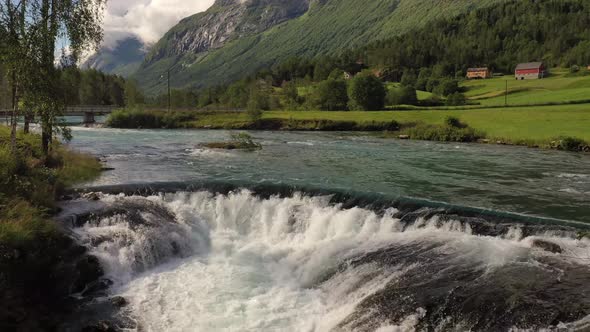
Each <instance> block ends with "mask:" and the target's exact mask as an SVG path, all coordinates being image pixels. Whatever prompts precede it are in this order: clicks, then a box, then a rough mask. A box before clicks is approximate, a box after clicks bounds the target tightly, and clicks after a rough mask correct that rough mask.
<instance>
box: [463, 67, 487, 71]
mask: <svg viewBox="0 0 590 332" xmlns="http://www.w3.org/2000/svg"><path fill="white" fill-rule="evenodd" d="M485 70H488V67H481V68H469V69H467V72H473V71H485Z"/></svg>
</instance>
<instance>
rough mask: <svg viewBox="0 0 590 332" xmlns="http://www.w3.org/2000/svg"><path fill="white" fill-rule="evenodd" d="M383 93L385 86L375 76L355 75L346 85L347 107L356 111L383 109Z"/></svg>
mask: <svg viewBox="0 0 590 332" xmlns="http://www.w3.org/2000/svg"><path fill="white" fill-rule="evenodd" d="M385 94H386V91H385V87H384V86H383V83H381V81H380V80H379V79H378V78H377V77H375V76H373V75H369V74H361V75H357V76H356V77H355V78H354V79H352V80H351V82H350V85H349V86H348V98H349V107H350V109H353V110H358V111H368V110H380V109H383V107H384V106H385Z"/></svg>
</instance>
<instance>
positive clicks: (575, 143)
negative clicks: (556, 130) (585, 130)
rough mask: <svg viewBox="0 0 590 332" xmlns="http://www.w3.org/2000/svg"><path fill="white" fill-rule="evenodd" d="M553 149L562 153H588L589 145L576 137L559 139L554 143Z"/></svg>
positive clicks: (589, 150)
mask: <svg viewBox="0 0 590 332" xmlns="http://www.w3.org/2000/svg"><path fill="white" fill-rule="evenodd" d="M552 145H553V148H556V149H559V150H564V151H587V152H590V144H588V143H587V142H586V141H584V140H582V139H579V138H576V137H561V138H559V139H558V140H556V141H554V143H553V144H552Z"/></svg>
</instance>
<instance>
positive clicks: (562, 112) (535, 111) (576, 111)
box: [192, 104, 590, 143]
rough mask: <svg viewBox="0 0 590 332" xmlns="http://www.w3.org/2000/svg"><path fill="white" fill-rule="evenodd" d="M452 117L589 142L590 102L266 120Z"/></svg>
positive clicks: (241, 118) (222, 118) (501, 136)
mask: <svg viewBox="0 0 590 332" xmlns="http://www.w3.org/2000/svg"><path fill="white" fill-rule="evenodd" d="M449 116H454V117H457V118H459V119H460V120H461V121H463V122H464V123H466V124H468V125H469V126H470V127H472V128H474V129H477V130H481V131H484V132H485V133H486V135H487V137H488V138H490V139H495V140H496V139H497V140H503V141H506V142H513V143H522V142H531V143H532V142H539V143H541V142H548V141H551V140H553V139H555V138H557V137H560V136H574V137H578V138H581V139H584V140H586V141H590V105H588V104H581V105H554V106H529V107H511V108H505V109H504V108H492V109H477V110H426V111H379V112H322V111H299V112H297V111H272V112H265V113H264V115H263V118H265V119H287V120H288V119H293V120H333V121H355V122H371V121H375V122H386V121H391V120H395V121H398V122H400V123H402V124H409V123H417V122H422V123H426V124H443V123H444V121H445V119H446V118H447V117H449ZM248 122H249V119H248V116H247V115H246V114H236V113H213V114H208V115H203V116H199V118H198V120H196V121H194V122H193V123H192V125H193V126H194V127H200V128H203V127H208V126H212V127H218V126H223V125H224V124H227V125H229V124H240V123H248Z"/></svg>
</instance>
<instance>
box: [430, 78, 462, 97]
mask: <svg viewBox="0 0 590 332" xmlns="http://www.w3.org/2000/svg"><path fill="white" fill-rule="evenodd" d="M433 92H434V93H436V94H437V95H441V96H450V95H451V94H453V93H455V92H459V82H457V80H454V79H450V78H445V79H443V80H442V81H440V83H439V84H438V85H437V86H436V87H435V88H434V89H433Z"/></svg>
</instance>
